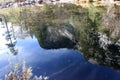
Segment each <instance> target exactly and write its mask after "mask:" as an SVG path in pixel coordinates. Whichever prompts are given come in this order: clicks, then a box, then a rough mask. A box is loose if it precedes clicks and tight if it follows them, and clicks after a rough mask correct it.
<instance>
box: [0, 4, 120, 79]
mask: <svg viewBox="0 0 120 80" xmlns="http://www.w3.org/2000/svg"><path fill="white" fill-rule="evenodd" d="M113 7H114V6H113ZM118 8H119V7H118ZM39 9H40V8H39V7H36V9H35V10H33V9H30V8H29V9H28V8H25V9H24V8H23V9H22V11H21V13H20V16H19V15H18V16H17V17H18V20H19V19H20V21H21V20H22V21H21V22H20V25H21V28H22V29H21V30H23V35H25V34H29V35H30V36H31V37H32V38H30V36H29V35H27V36H23V35H22V36H23V37H24V39H23V38H20V37H18V39H17V40H18V41H17V43H16V44H13V43H14V42H10V45H9V46H10V47H13V48H14V46H15V45H16V47H17V48H18V49H19V54H17V56H19V57H18V60H21V59H22V58H24V59H25V61H26V62H27V64H28V66H29V65H30V66H32V68H33V73H34V75H38V76H39V75H45V76H46V75H47V76H49V77H50V80H120V77H119V75H120V72H119V71H117V70H113V69H110V68H107V67H104V66H100V65H99V66H98V65H93V64H90V63H89V62H87V60H85V58H84V57H83V56H82V55H81V54H80V53H79V52H78V51H75V50H69V49H66V48H69V47H70V46H69V45H68V46H67V47H66V45H65V46H64V44H66V43H67V44H68V43H69V42H71V41H72V42H73V43H75V42H76V43H75V45H76V46H74V47H73V48H75V49H76V48H77V49H78V50H80V51H81V52H82V54H83V55H84V56H85V57H86V58H87V59H88V60H89V61H90V62H92V63H96V64H102V65H105V66H110V67H113V68H117V69H119V68H120V45H119V38H120V37H119V35H118V34H119V26H117V25H118V24H120V23H118V22H117V20H119V19H117V20H115V18H119V15H118V14H120V12H117V13H115V12H116V10H115V12H113V13H111V14H112V15H113V16H111V15H109V14H108V13H106V12H108V11H107V10H106V8H105V7H95V6H93V5H91V7H90V8H87V9H86V8H82V7H81V6H75V5H72V4H70V5H66V4H65V5H64V6H57V5H53V6H51V5H45V6H44V9H45V10H43V11H40V10H39ZM115 9H116V8H115ZM118 10H119V9H118ZM32 11H33V12H32ZM104 14H105V15H104ZM106 16H107V17H106ZM109 18H110V19H109ZM111 18H112V21H111ZM102 20H103V22H105V23H103V22H102ZM16 21H17V20H16ZM106 21H107V22H106ZM113 22H115V23H116V24H113V25H111V26H112V27H114V26H115V29H114V31H112V29H113V28H111V27H109V25H110V23H113ZM61 24H64V25H62V26H59V25H61ZM71 26H72V27H71ZM116 30H117V33H115V34H117V35H116V37H115V36H114V37H113V33H114V32H116ZM59 34H61V35H62V37H63V36H64V38H63V40H62V42H61V43H60V44H61V45H62V47H61V45H56V46H58V47H57V48H63V49H51V48H53V47H54V46H52V47H51V45H50V43H51V42H52V43H54V42H55V43H56V44H58V42H57V41H56V40H58V41H59V40H60V39H61V37H60V38H59V37H57V38H56V36H59ZM8 37H10V35H8ZM66 39H67V40H66ZM9 41H12V39H9ZM77 42H78V43H79V44H77ZM11 43H12V44H11ZM45 44H48V46H49V48H50V49H51V50H46V49H43V48H42V47H43V46H44V45H45ZM69 44H70V43H69ZM39 45H41V46H39ZM71 45H72V44H71ZM55 48H56V47H55ZM11 51H13V52H14V49H11ZM1 56H2V58H3V60H4V62H5V63H6V64H5V63H1V65H0V67H3V66H7V60H6V55H4V54H1ZM11 58H12V61H13V62H19V61H16V60H15V58H14V57H13V56H11ZM3 60H2V59H0V62H2V61H3ZM0 75H2V74H0Z"/></svg>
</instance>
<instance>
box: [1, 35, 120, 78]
mask: <svg viewBox="0 0 120 80" xmlns="http://www.w3.org/2000/svg"><path fill="white" fill-rule="evenodd" d="M15 48H17V49H18V54H17V55H13V54H12V53H10V52H9V49H8V48H7V47H4V46H3V45H2V46H0V78H2V79H4V75H5V74H6V73H8V72H9V68H10V64H12V65H13V64H15V63H18V64H19V65H20V64H22V60H25V61H26V65H27V66H31V67H32V69H33V71H32V72H33V75H37V76H39V75H43V76H48V77H49V80H120V71H117V70H113V69H110V68H107V67H104V66H98V65H94V64H91V63H89V62H88V61H87V60H86V59H85V58H84V56H82V55H81V53H80V52H79V51H76V50H72V49H71V50H70V49H66V48H63V49H52V50H45V49H43V48H41V47H40V45H39V42H38V40H37V39H36V37H35V36H33V38H31V37H30V36H27V37H26V38H24V39H22V38H17V44H16V46H15Z"/></svg>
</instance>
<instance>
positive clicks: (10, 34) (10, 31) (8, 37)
mask: <svg viewBox="0 0 120 80" xmlns="http://www.w3.org/2000/svg"><path fill="white" fill-rule="evenodd" d="M0 26H1V27H0V28H1V30H2V32H1V34H2V35H1V36H4V37H1V38H5V39H3V40H5V41H4V42H5V44H6V45H7V46H8V48H9V50H10V52H11V53H12V54H14V55H17V53H18V50H17V49H15V45H16V37H15V34H14V28H13V25H7V23H6V22H3V21H2V22H1V25H0ZM2 26H4V27H2ZM2 28H3V29H2Z"/></svg>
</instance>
